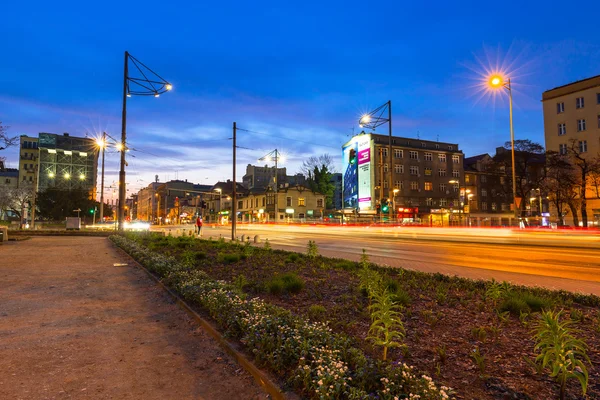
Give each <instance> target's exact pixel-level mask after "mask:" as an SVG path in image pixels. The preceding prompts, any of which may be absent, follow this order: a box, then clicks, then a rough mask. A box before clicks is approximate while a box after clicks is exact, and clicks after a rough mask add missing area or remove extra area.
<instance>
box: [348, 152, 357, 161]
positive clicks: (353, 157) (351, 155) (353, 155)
mask: <svg viewBox="0 0 600 400" xmlns="http://www.w3.org/2000/svg"><path fill="white" fill-rule="evenodd" d="M348 162H349V163H350V164H356V150H355V149H350V153H349V154H348Z"/></svg>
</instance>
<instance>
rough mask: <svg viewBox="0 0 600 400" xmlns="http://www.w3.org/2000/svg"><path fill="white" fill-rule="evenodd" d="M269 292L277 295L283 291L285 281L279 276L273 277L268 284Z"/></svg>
mask: <svg viewBox="0 0 600 400" xmlns="http://www.w3.org/2000/svg"><path fill="white" fill-rule="evenodd" d="M266 287H267V292H269V293H271V294H274V295H276V296H278V295H280V294H281V293H283V281H282V280H281V279H279V278H273V279H271V280H270V281H268V282H267V284H266Z"/></svg>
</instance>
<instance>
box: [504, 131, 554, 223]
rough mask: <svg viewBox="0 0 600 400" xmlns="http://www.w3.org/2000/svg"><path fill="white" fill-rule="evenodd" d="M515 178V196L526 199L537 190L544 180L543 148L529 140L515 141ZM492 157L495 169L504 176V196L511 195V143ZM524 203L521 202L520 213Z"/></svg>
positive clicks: (506, 144) (507, 143)
mask: <svg viewBox="0 0 600 400" xmlns="http://www.w3.org/2000/svg"><path fill="white" fill-rule="evenodd" d="M514 143H515V176H516V196H517V197H520V198H521V199H528V198H529V197H530V193H531V191H532V190H534V189H539V188H540V187H541V186H542V184H543V182H544V178H545V153H544V147H543V146H542V145H540V144H539V143H535V142H532V141H531V140H529V139H524V140H515V142H514ZM500 149H501V151H498V152H497V153H496V155H495V156H494V163H495V164H496V165H495V169H496V170H497V171H499V172H503V173H505V174H506V180H505V182H506V185H505V187H504V188H503V189H504V192H505V193H504V194H505V195H509V194H510V195H512V194H513V193H512V173H509V171H512V154H511V143H510V142H506V143H504V147H503V148H500ZM525 204H526V202H525V201H521V204H520V207H519V208H520V210H519V211H520V213H519V215H521V211H522V209H523V207H524V206H525Z"/></svg>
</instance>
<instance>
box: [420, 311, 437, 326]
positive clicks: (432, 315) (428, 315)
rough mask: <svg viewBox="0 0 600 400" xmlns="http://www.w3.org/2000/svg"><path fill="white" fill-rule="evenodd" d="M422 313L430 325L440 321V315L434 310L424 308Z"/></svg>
mask: <svg viewBox="0 0 600 400" xmlns="http://www.w3.org/2000/svg"><path fill="white" fill-rule="evenodd" d="M421 315H422V316H423V319H424V320H425V322H427V323H428V324H429V325H430V326H434V325H435V324H437V322H438V317H437V316H436V315H435V313H434V312H433V310H423V311H421Z"/></svg>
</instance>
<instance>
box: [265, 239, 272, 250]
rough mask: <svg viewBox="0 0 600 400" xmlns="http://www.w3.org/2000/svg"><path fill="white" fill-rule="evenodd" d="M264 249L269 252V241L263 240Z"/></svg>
mask: <svg viewBox="0 0 600 400" xmlns="http://www.w3.org/2000/svg"><path fill="white" fill-rule="evenodd" d="M264 249H265V250H267V251H269V250H271V243H269V239H265V246H264Z"/></svg>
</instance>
